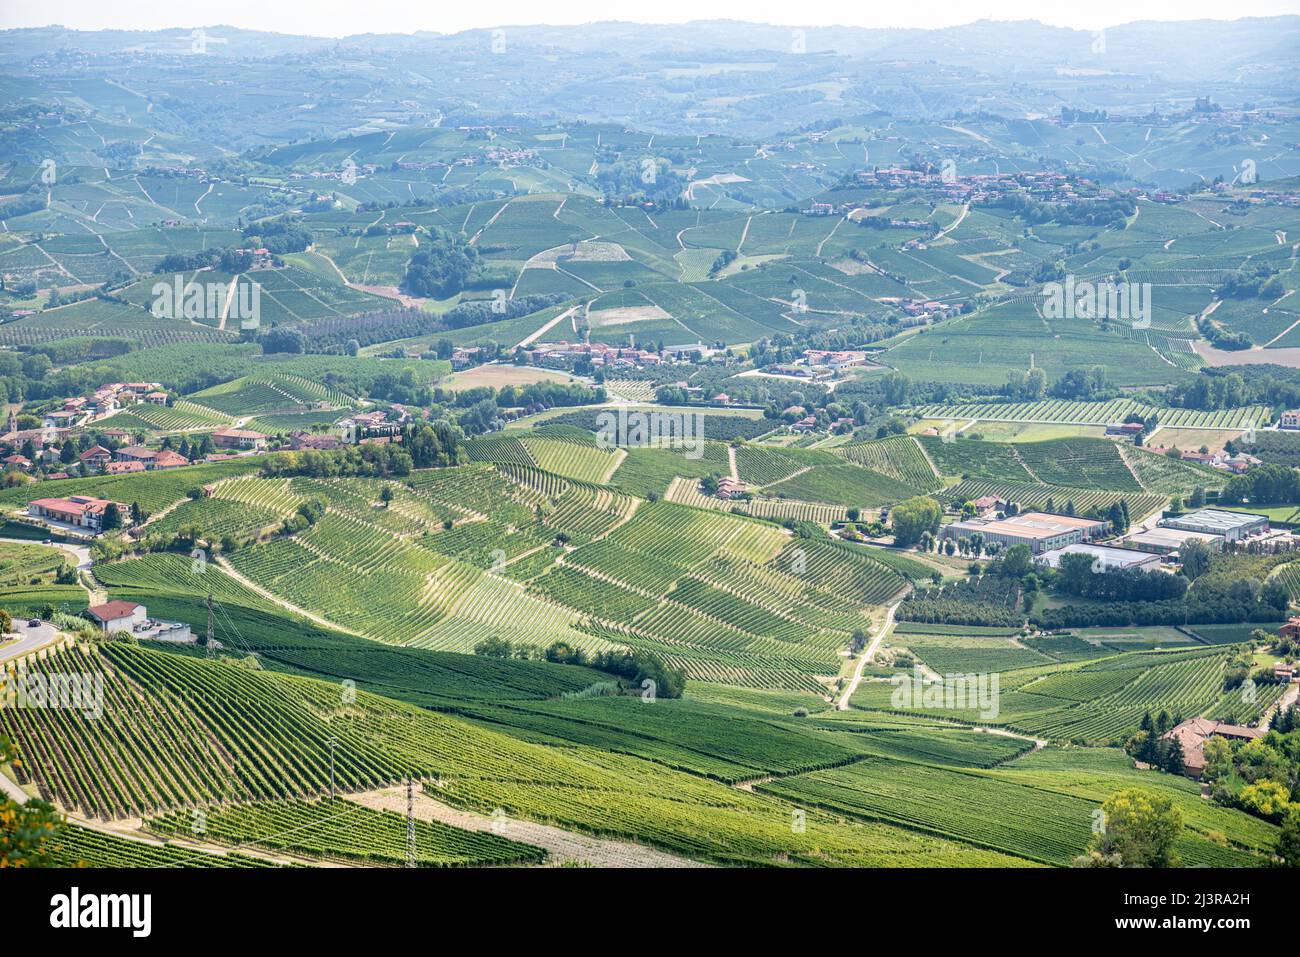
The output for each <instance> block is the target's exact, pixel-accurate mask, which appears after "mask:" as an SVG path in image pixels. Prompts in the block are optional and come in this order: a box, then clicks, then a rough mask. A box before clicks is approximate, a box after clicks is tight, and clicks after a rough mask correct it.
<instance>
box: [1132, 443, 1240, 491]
mask: <svg viewBox="0 0 1300 957" xmlns="http://www.w3.org/2000/svg"><path fill="white" fill-rule="evenodd" d="M1119 451H1120V455H1122V456H1124V461H1125V462H1127V463H1128V465H1129V468H1131V469H1132V470H1133V472H1134V474H1135V475H1137V477H1138V481H1139V482H1141V483H1142V486H1143V487H1144V488H1146V489H1148V490H1150V491H1152V492H1164V493H1167V494H1169V495H1187V494H1188V493H1189V492H1191V491H1193V490H1194V489H1196V488H1198V487H1200V488H1205V489H1221V488H1223V486H1224V485H1226V484H1227V478H1226V477H1225V475H1224V473H1222V472H1220V471H1217V470H1215V469H1209V468H1205V467H1204V466H1200V465H1195V464H1193V463H1191V462H1182V461H1179V460H1178V459H1171V458H1169V457H1168V456H1167V455H1157V454H1155V453H1154V452H1147V451H1146V450H1144V449H1140V448H1137V447H1135V446H1132V445H1121V446H1119Z"/></svg>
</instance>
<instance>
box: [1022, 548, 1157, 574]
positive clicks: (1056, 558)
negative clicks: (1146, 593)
mask: <svg viewBox="0 0 1300 957" xmlns="http://www.w3.org/2000/svg"><path fill="white" fill-rule="evenodd" d="M1066 555H1088V556H1090V557H1091V558H1092V570H1093V571H1094V572H1108V571H1110V570H1111V569H1112V568H1138V569H1141V570H1142V571H1144V572H1149V571H1152V570H1154V569H1157V568H1159V567H1160V556H1159V555H1157V554H1155V553H1154V552H1140V551H1138V550H1137V549H1135V548H1113V547H1111V546H1109V545H1085V544H1082V543H1079V544H1075V545H1066V546H1065V547H1064V548H1053V549H1052V550H1051V551H1046V552H1043V554H1041V555H1039V556H1037V557H1036V558H1035V559H1034V560H1035V561H1038V562H1042V563H1043V564H1046V565H1050V566H1051V567H1052V568H1057V567H1059V566H1060V564H1061V559H1062V558H1063V557H1064V556H1066Z"/></svg>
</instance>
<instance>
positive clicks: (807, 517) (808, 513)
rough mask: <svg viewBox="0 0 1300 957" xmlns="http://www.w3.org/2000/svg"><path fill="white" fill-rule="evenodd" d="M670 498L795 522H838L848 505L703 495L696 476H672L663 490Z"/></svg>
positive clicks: (673, 500) (682, 503)
mask: <svg viewBox="0 0 1300 957" xmlns="http://www.w3.org/2000/svg"><path fill="white" fill-rule="evenodd" d="M664 498H666V499H667V500H668V501H670V502H677V503H678V504H679V505H690V506H692V507H694V508H711V509H717V510H721V511H726V512H732V513H734V514H737V515H752V516H754V517H755V518H769V519H774V520H776V521H783V520H785V519H793V520H794V521H796V522H818V523H820V524H823V525H829V524H830V523H832V522H842V521H844V519H845V517H846V513H847V512H848V509H846V508H844V507H843V506H842V505H823V504H821V503H820V502H799V501H795V500H794V499H788V498H752V499H749V500H747V501H746V500H742V501H735V502H733V501H730V500H727V499H720V498H718V497H717V496H716V495H705V494H704V493H703V492H701V491H700V484H699V482H698V481H697V480H696V479H692V478H681V477H680V476H679V477H678V478H675V479H673V481H672V484H670V485H669V486H668V491H667V492H666V493H665V494H664Z"/></svg>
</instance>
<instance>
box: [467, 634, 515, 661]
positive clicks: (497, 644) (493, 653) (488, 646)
mask: <svg viewBox="0 0 1300 957" xmlns="http://www.w3.org/2000/svg"><path fill="white" fill-rule="evenodd" d="M511 650H512V649H511V647H510V642H508V641H506V640H505V639H504V638H498V637H497V636H495V635H493V636H492V637H491V638H484V639H483V640H482V641H480V642H479V643H478V644H477V645H475V646H474V654H476V655H483V656H484V657H487V658H509V657H510V654H511Z"/></svg>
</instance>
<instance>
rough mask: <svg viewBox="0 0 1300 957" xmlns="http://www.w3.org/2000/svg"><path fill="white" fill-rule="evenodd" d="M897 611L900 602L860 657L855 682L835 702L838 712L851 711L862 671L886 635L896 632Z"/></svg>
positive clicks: (892, 607) (891, 608)
mask: <svg viewBox="0 0 1300 957" xmlns="http://www.w3.org/2000/svg"><path fill="white" fill-rule="evenodd" d="M897 610H898V602H894V604H892V605H890V606H889V610H888V611H887V612H885V620H884V623H883V624H881V626H880V630H879V631H877V632H876V634H875V637H873V638H872V639H871V644H869V645H867V649H866V651H864V652H862V654H861V655H859V656H858V666H857V667H856V668H854V669H853V680H852V681H850V682H849V686H848V687H847V688H845V689H844V694H842V695H840V700H839V701H837V702H835V707H836V709H837V710H839V711H848V710H849V699H850V698H852V697H853V692H855V691H857V690H858V685H859V684H861V683H862V669H863V668H865V667H866V666H867V662H868V661H870V660H871V658H872V656H873V655H874V654H875V653H876V650H877V649H878V648H879V647H880V643H881V642H882V641H884V640H885V635H887V634H889V633H890V632H891V631H893V630H894V612H895V611H897Z"/></svg>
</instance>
